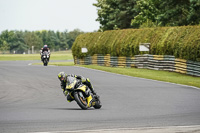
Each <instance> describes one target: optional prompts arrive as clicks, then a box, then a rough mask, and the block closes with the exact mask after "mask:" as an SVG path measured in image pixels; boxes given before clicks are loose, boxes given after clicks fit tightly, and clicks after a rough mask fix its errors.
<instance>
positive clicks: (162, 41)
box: [72, 26, 200, 61]
mask: <svg viewBox="0 0 200 133" xmlns="http://www.w3.org/2000/svg"><path fill="white" fill-rule="evenodd" d="M199 37H200V26H182V27H158V28H144V29H124V30H111V31H105V32H96V33H87V34H82V35H79V36H78V37H77V39H76V40H75V42H74V44H73V46H72V52H73V56H76V57H78V58H81V57H84V56H87V55H90V56H92V55H94V54H102V55H106V54H111V56H127V57H132V56H135V55H138V54H145V53H144V52H140V51H139V44H140V43H150V52H148V54H152V55H174V56H175V57H176V58H181V59H186V60H192V61H200V38H199ZM84 47H85V48H87V49H88V52H87V53H81V48H84Z"/></svg>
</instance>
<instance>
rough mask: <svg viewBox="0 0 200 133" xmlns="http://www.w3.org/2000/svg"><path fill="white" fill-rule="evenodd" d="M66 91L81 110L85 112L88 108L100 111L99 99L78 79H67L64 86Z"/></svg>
mask: <svg viewBox="0 0 200 133" xmlns="http://www.w3.org/2000/svg"><path fill="white" fill-rule="evenodd" d="M66 90H67V91H68V93H69V95H70V96H71V97H72V98H73V99H75V101H76V103H77V104H78V105H79V107H80V108H81V109H84V110H86V109H88V108H90V107H94V108H95V109H100V108H101V106H102V105H101V102H100V97H99V96H98V95H96V94H95V95H94V94H93V93H92V92H91V91H90V89H89V88H88V87H87V86H86V85H84V84H83V83H82V82H81V80H79V79H76V78H74V77H69V78H68V81H67V84H66Z"/></svg>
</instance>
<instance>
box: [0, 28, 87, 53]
mask: <svg viewBox="0 0 200 133" xmlns="http://www.w3.org/2000/svg"><path fill="white" fill-rule="evenodd" d="M82 33H83V32H82V31H80V30H79V29H75V30H73V31H70V32H68V31H65V32H58V31H57V32H54V31H51V30H49V31H46V30H43V31H32V32H31V31H17V30H16V31H8V30H5V31H2V32H1V34H0V51H2V52H6V51H9V52H10V53H13V51H15V53H24V52H27V51H28V50H29V51H30V50H32V46H33V47H34V50H36V51H39V50H40V49H41V48H42V47H43V45H48V47H49V48H50V49H51V50H55V51H57V50H66V49H71V47H72V44H73V42H74V41H75V39H76V37H77V36H78V35H80V34H82Z"/></svg>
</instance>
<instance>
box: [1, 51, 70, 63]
mask: <svg viewBox="0 0 200 133" xmlns="http://www.w3.org/2000/svg"><path fill="white" fill-rule="evenodd" d="M40 57H41V56H40V54H2V55H0V61H13V60H40ZM72 59H73V56H72V52H71V51H60V52H51V59H50V60H72Z"/></svg>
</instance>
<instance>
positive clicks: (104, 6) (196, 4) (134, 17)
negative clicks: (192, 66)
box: [94, 0, 200, 31]
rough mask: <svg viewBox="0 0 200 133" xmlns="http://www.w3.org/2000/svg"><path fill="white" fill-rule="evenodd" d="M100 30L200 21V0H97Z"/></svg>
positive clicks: (183, 24) (177, 24)
mask: <svg viewBox="0 0 200 133" xmlns="http://www.w3.org/2000/svg"><path fill="white" fill-rule="evenodd" d="M94 6H96V7H97V11H98V18H97V19H96V20H97V21H99V22H100V24H101V26H100V31H106V30H113V29H114V30H117V29H127V28H141V27H144V25H145V27H146V26H149V27H152V25H151V24H150V25H149V24H148V23H147V22H152V24H153V26H185V25H198V24H199V22H200V0H164V1H163V0H97V3H95V4H94Z"/></svg>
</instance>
